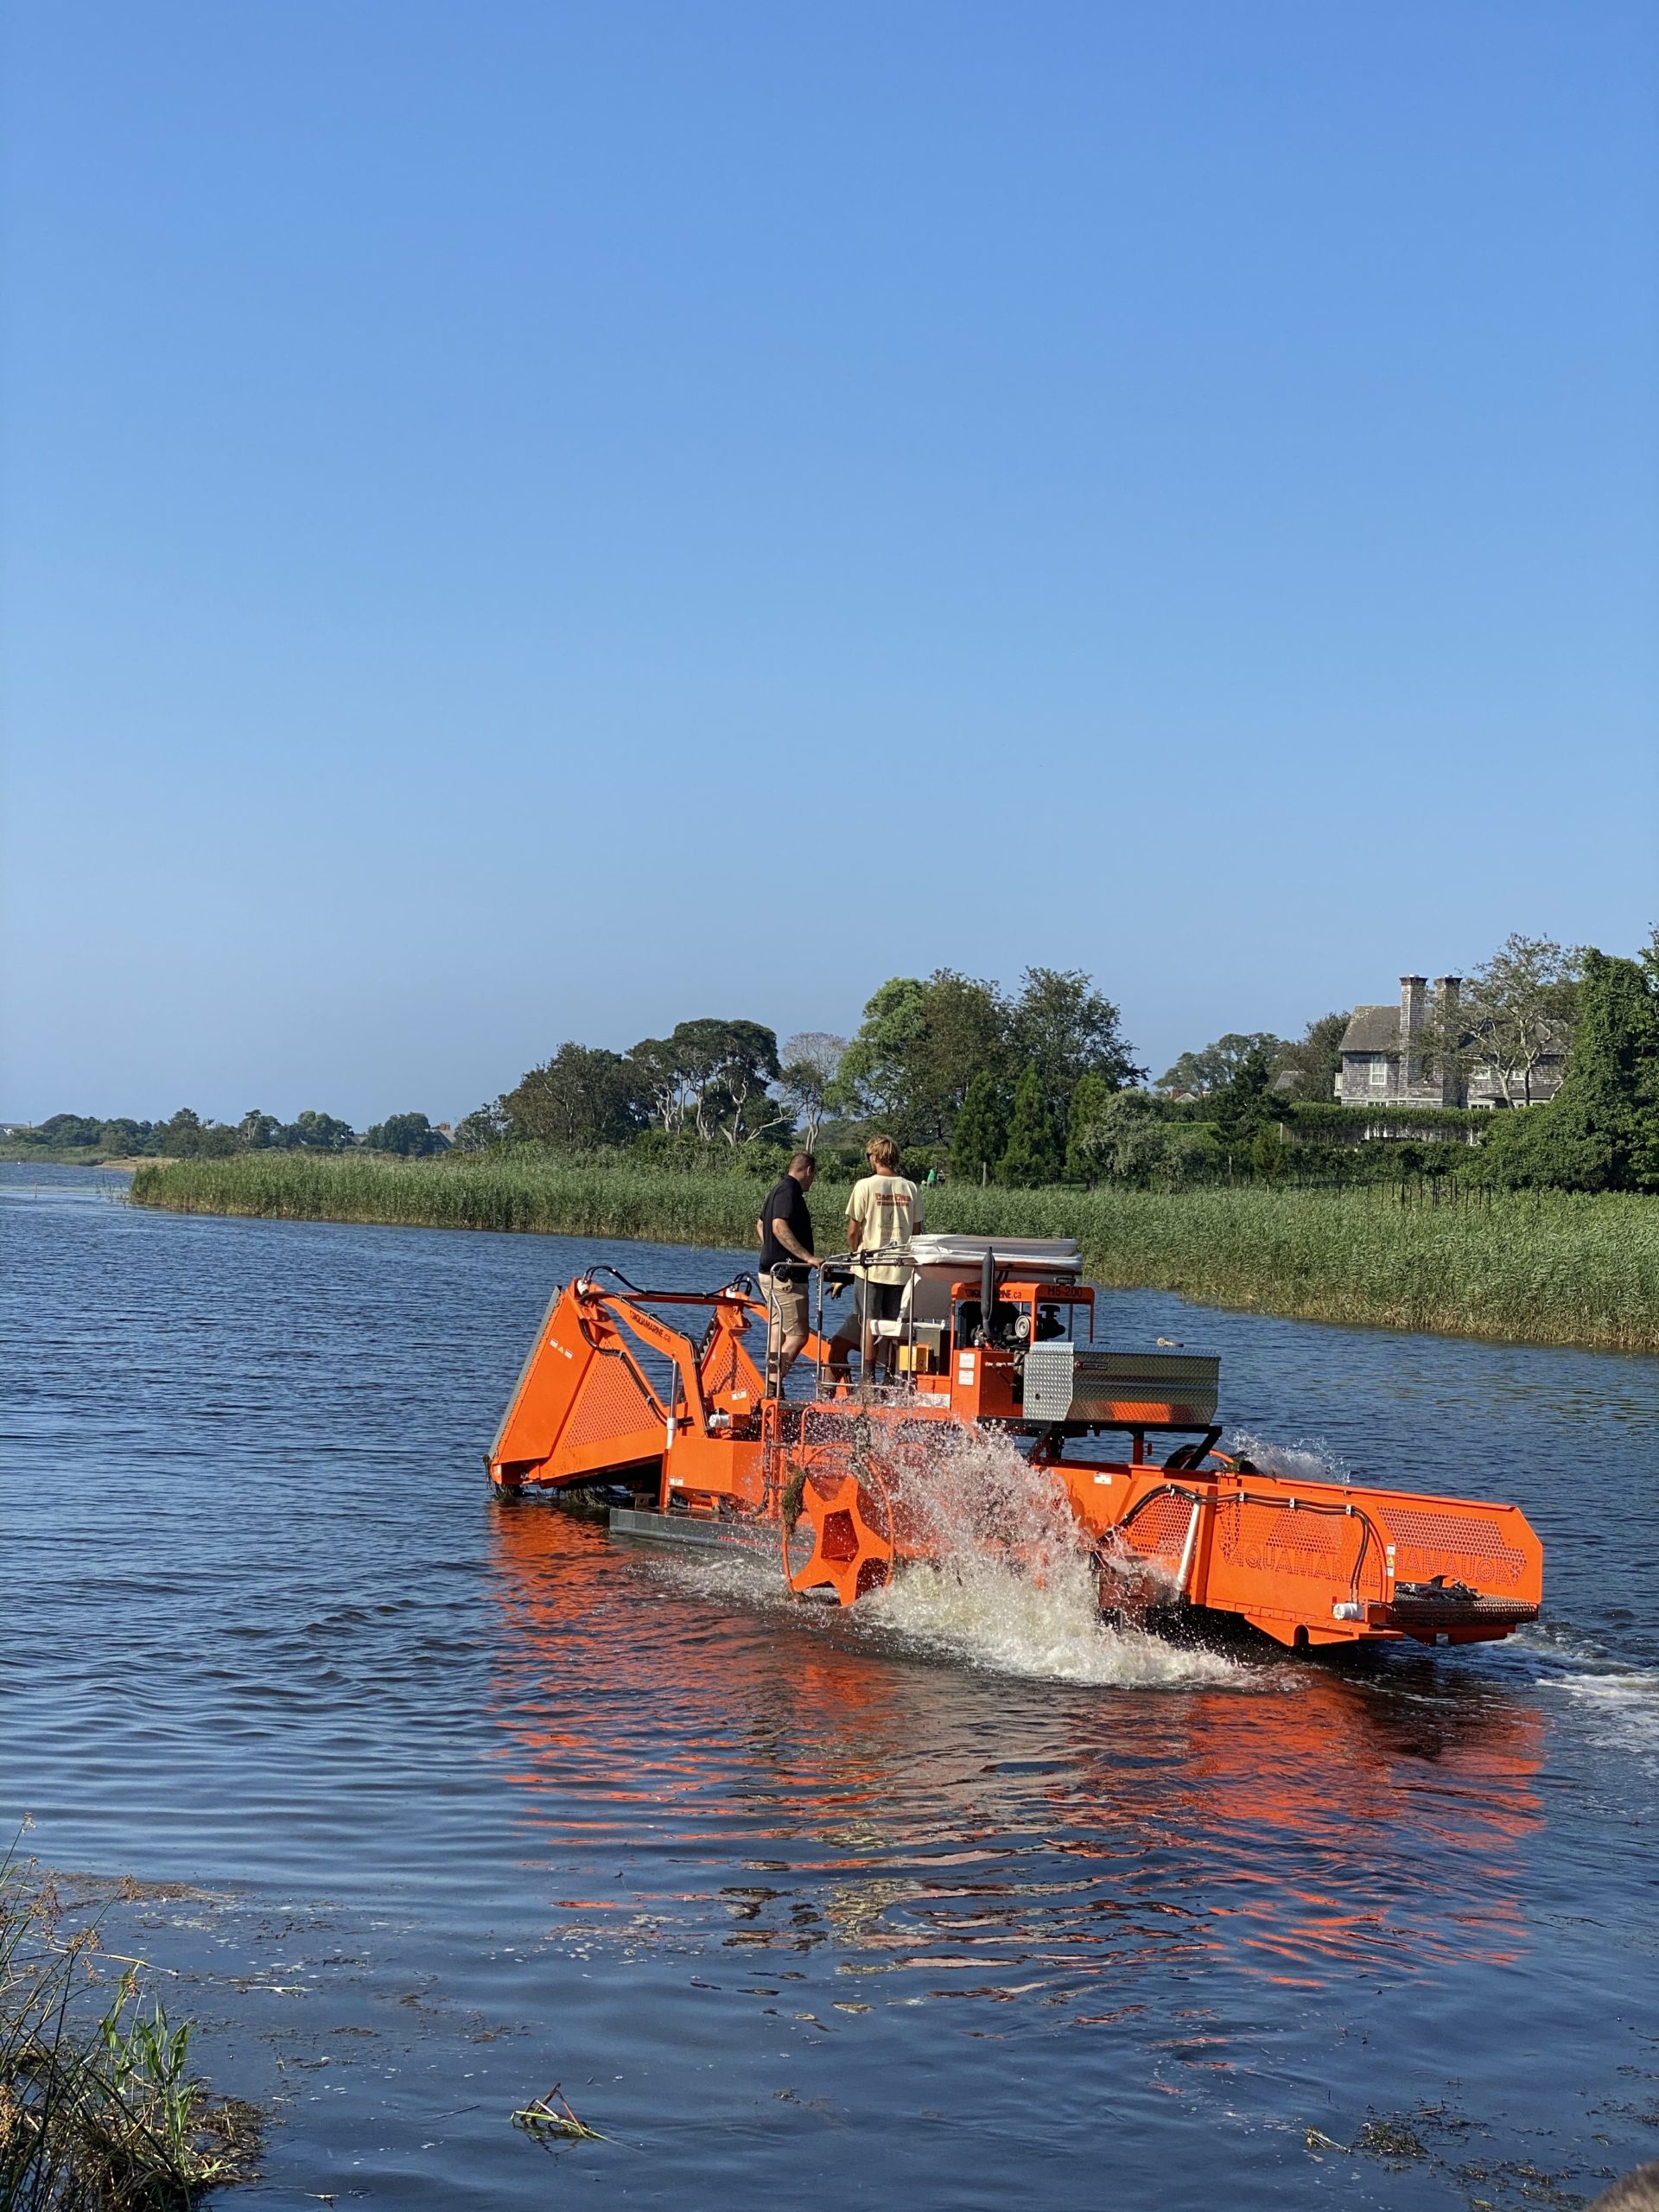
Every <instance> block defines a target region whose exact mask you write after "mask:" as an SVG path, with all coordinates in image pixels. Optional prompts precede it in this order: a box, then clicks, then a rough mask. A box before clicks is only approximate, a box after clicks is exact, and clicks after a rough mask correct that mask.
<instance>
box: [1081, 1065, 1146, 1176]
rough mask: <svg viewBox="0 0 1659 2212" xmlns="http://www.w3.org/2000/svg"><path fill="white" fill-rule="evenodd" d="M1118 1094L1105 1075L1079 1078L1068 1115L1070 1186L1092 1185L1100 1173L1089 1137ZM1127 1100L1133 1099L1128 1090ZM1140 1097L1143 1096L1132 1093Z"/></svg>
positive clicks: (1125, 1093)
mask: <svg viewBox="0 0 1659 2212" xmlns="http://www.w3.org/2000/svg"><path fill="white" fill-rule="evenodd" d="M1117 1095H1118V1094H1117V1093H1116V1091H1115V1090H1114V1089H1113V1087H1112V1085H1111V1084H1109V1083H1108V1082H1107V1080H1106V1078H1105V1077H1104V1076H1103V1075H1092V1074H1091V1075H1085V1076H1080V1077H1078V1078H1077V1087H1076V1088H1075V1090H1073V1091H1072V1093H1071V1105H1070V1106H1069V1107H1068V1108H1067V1109H1066V1116H1065V1177H1066V1180H1067V1182H1069V1183H1092V1182H1094V1181H1095V1180H1096V1179H1097V1177H1098V1175H1099V1173H1100V1163H1099V1160H1097V1158H1096V1155H1095V1154H1094V1153H1093V1152H1092V1151H1091V1150H1090V1146H1089V1143H1088V1141H1087V1140H1088V1135H1089V1132H1090V1129H1092V1128H1094V1126H1095V1124H1096V1122H1098V1121H1099V1119H1100V1117H1101V1116H1102V1115H1103V1113H1104V1112H1105V1110H1106V1102H1107V1101H1108V1099H1109V1098H1113V1097H1116V1096H1117ZM1122 1095H1123V1096H1125V1097H1128V1096H1131V1095H1132V1094H1130V1093H1129V1092H1128V1091H1125V1092H1124V1093H1123V1094H1122ZM1133 1095H1134V1096H1141V1093H1139V1092H1136V1093H1135V1094H1133Z"/></svg>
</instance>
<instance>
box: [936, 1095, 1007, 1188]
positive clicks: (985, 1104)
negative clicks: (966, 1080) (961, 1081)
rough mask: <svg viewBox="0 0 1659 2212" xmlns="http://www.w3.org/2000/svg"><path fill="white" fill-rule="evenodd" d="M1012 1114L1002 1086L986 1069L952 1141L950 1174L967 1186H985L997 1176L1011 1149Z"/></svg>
mask: <svg viewBox="0 0 1659 2212" xmlns="http://www.w3.org/2000/svg"><path fill="white" fill-rule="evenodd" d="M1007 1141H1008V1112H1007V1101H1006V1099H1005V1097H1004V1095H1003V1091H1002V1086H1001V1084H1000V1083H999V1082H998V1081H997V1079H996V1077H995V1076H994V1075H993V1074H992V1073H991V1071H990V1070H989V1069H988V1068H982V1069H981V1070H980V1071H979V1073H978V1074H977V1075H976V1077H974V1079H973V1081H972V1082H971V1083H970V1084H969V1086H968V1093H967V1096H966V1097H965V1098H964V1099H963V1102H962V1111H961V1113H960V1114H958V1115H957V1127H956V1132H955V1135H953V1136H952V1138H951V1140H950V1173H951V1174H952V1175H954V1176H955V1177H956V1178H957V1179H958V1180H959V1181H961V1182H964V1183H982V1182H985V1181H986V1180H987V1179H988V1178H989V1177H990V1176H992V1175H995V1174H996V1173H998V1172H999V1171H1000V1169H1001V1162H1002V1154H1003V1153H1004V1152H1005V1151H1006V1149H1007Z"/></svg>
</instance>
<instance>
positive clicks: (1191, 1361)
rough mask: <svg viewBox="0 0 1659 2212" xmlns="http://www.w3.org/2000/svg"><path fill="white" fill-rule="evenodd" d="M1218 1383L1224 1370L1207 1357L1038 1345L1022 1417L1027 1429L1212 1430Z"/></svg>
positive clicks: (1030, 1358)
mask: <svg viewBox="0 0 1659 2212" xmlns="http://www.w3.org/2000/svg"><path fill="white" fill-rule="evenodd" d="M1220 1379H1221V1362H1220V1360H1219V1359H1218V1358H1216V1357H1212V1356H1211V1354H1210V1353H1207V1352H1190V1351H1096V1350H1095V1349H1094V1347H1093V1346H1092V1345H1089V1344H1033V1346H1032V1348H1031V1350H1030V1351H1028V1352H1027V1354H1026V1390H1025V1399H1024V1405H1023V1410H1024V1413H1025V1417H1026V1419H1027V1421H1099V1422H1102V1423H1103V1424H1104V1425H1106V1426H1108V1427H1134V1428H1208V1427H1210V1426H1211V1423H1212V1422H1213V1421H1214V1420H1215V1417H1216V1398H1217V1393H1218V1391H1219V1389H1220Z"/></svg>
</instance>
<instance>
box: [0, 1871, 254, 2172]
mask: <svg viewBox="0 0 1659 2212" xmlns="http://www.w3.org/2000/svg"><path fill="white" fill-rule="evenodd" d="M99 1956H100V1954H99V1944H98V1933H97V1928H96V1925H95V1924H83V1925H81V1926H79V1927H76V1928H74V1929H73V1930H70V1931H68V1932H66V1929H65V1922H64V1914H63V1910H62V1907H61V1905H60V1901H59V1898H58V1896H57V1893H56V1891H55V1890H54V1887H53V1885H51V1883H50V1882H49V1881H46V1880H43V1879H42V1878H41V1876H40V1875H39V1874H38V1872H36V1870H35V1867H34V1866H33V1865H32V1864H31V1863H30V1862H29V1861H27V1860H22V1859H19V1858H18V1857H17V1855H16V1852H15V1851H13V1852H11V1853H8V1854H7V1856H6V1857H5V1859H3V1861H0V2212H184V2209H185V2208H188V2206H190V2205H192V2204H194V2202H195V2201H196V2199H197V2198H198V2197H199V2196H200V2195H201V2194H202V2192H203V2191H205V2190H209V2189H216V2188H219V2187H222V2186H224V2185H225V2184H226V2183H230V2182H235V2181H245V2180H250V2179H251V2178H252V2177H253V2175H254V2172H255V2171H256V2170H257V2161H258V2156H259V2151H260V2145H261V2135H262V2121H261V2115H260V2113H258V2111H257V2109H256V2108H255V2107H253V2106H251V2105H247V2104H244V2103H242V2102H241V2101H239V2100H238V2099H234V2098H213V2097H211V2096H209V2094H208V2093H207V2089H206V2088H205V2086H204V2084H203V2083H202V2082H200V2080H198V2079H197V2077H196V2076H195V2075H194V2074H192V2073H191V2071H190V2068H189V2053H190V2033H191V2031H190V2025H189V2023H188V2021H187V2022H183V2023H181V2024H179V2025H177V2026H175V2025H174V2024H173V2023H172V2022H171V2021H169V2020H168V2017H167V2014H166V2012H165V2010H164V2009H163V2007H162V2005H161V2003H160V2001H159V2000H158V1999H146V1998H145V1997H144V1995H143V1992H142V1990H141V1988H140V1986H139V1983H138V1980H137V1974H136V1973H135V1972H134V1971H133V1970H132V1969H131V1968H130V1967H129V1968H128V1971H127V1972H126V1973H124V1974H123V1975H122V1976H121V1978H120V1980H119V1981H118V1983H117V1984H116V1986H115V1990H114V1995H113V1997H112V1998H111V1997H109V1995H108V1991H109V1984H108V1983H107V1982H105V1981H103V1980H101V1978H100V1976H99V1969H98V1961H99Z"/></svg>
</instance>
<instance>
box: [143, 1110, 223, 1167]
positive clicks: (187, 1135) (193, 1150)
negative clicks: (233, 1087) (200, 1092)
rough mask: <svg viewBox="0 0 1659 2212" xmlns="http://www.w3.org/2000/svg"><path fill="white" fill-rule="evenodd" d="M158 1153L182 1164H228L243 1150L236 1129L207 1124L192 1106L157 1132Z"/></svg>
mask: <svg viewBox="0 0 1659 2212" xmlns="http://www.w3.org/2000/svg"><path fill="white" fill-rule="evenodd" d="M241 1149H242V1145H241V1140H240V1139H239V1138H238V1135H237V1133H236V1131H235V1130H234V1129H232V1128H228V1127H227V1126H226V1124H225V1123H224V1122H204V1121H203V1120H202V1118H201V1116H200V1115H199V1114H196V1113H193V1112H192V1110H191V1109H190V1108H189V1107H188V1106H181V1107H180V1109H179V1110H178V1112H177V1113H176V1114H175V1115H174V1116H172V1118H171V1119H170V1120H169V1121H168V1122H165V1123H164V1124H163V1125H162V1128H159V1129H158V1130H157V1131H156V1151H157V1152H159V1153H162V1154H168V1155H169V1156H171V1157H172V1158H175V1159H178V1160H228V1159H229V1157H230V1156H231V1154H232V1153H234V1152H239V1151H240V1150H241Z"/></svg>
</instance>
